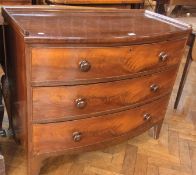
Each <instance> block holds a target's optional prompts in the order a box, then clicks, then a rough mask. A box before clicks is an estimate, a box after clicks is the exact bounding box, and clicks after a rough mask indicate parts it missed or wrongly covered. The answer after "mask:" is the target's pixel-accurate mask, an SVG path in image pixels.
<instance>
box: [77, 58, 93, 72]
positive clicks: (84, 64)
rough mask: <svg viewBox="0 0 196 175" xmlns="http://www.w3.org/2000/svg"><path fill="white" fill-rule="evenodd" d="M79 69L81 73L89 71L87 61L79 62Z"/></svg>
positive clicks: (89, 66)
mask: <svg viewBox="0 0 196 175" xmlns="http://www.w3.org/2000/svg"><path fill="white" fill-rule="evenodd" d="M79 68H80V70H81V71H82V72H88V71H89V70H90V69H91V65H90V63H89V62H88V61H86V60H83V61H80V63H79Z"/></svg>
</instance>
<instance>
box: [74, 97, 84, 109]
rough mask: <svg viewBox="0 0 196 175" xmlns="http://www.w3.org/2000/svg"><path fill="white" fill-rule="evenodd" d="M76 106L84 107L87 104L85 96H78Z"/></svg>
mask: <svg viewBox="0 0 196 175" xmlns="http://www.w3.org/2000/svg"><path fill="white" fill-rule="evenodd" d="M75 104H76V107H77V108H79V109H83V108H84V107H85V106H86V104H87V103H86V100H85V99H84V98H78V99H76V100H75Z"/></svg>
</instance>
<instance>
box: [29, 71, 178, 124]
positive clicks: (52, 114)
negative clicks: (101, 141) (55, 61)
mask: <svg viewBox="0 0 196 175" xmlns="http://www.w3.org/2000/svg"><path fill="white" fill-rule="evenodd" d="M175 78H176V68H175V69H170V70H168V71H163V72H161V73H155V74H152V75H148V76H143V77H139V78H134V79H126V80H123V81H115V82H107V83H99V84H91V85H80V86H68V87H67V86H57V87H37V88H33V92H32V93H33V95H32V98H33V120H34V121H35V122H46V121H59V120H60V121H61V120H71V119H72V120H73V119H79V118H84V117H87V116H88V115H89V114H90V115H98V113H100V114H101V113H108V112H111V110H114V111H115V110H116V111H118V110H123V109H126V108H129V107H130V106H131V105H133V104H135V103H141V102H142V101H149V100H152V99H155V98H157V97H159V96H162V95H165V94H168V93H170V92H171V89H172V87H173V84H174V80H175ZM153 85H156V86H158V89H157V90H156V91H153V90H152V89H151V88H152V87H151V86H153ZM111 89H114V90H113V91H111ZM79 98H82V99H83V100H84V101H85V103H86V105H85V107H84V108H82V109H81V108H78V107H77V106H76V100H77V99H79Z"/></svg>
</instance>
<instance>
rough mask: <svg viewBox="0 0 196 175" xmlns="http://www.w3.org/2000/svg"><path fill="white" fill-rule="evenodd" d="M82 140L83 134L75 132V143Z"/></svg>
mask: <svg viewBox="0 0 196 175" xmlns="http://www.w3.org/2000/svg"><path fill="white" fill-rule="evenodd" d="M81 138H82V134H81V133H80V132H78V131H77V132H74V133H73V140H74V142H79V141H80V140H81Z"/></svg>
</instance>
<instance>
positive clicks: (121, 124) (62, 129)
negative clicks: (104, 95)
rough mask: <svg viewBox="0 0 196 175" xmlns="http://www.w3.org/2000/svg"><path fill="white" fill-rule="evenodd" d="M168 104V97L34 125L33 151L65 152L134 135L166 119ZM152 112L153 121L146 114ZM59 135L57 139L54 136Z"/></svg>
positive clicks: (38, 152)
mask: <svg viewBox="0 0 196 175" xmlns="http://www.w3.org/2000/svg"><path fill="white" fill-rule="evenodd" d="M167 104H168V96H166V97H165V98H163V99H159V100H157V101H154V102H152V103H149V104H148V105H144V106H140V107H137V108H133V109H130V110H126V111H123V112H119V113H115V114H109V115H104V116H101V117H92V118H88V119H81V120H74V121H69V122H59V123H50V124H35V125H33V143H34V144H33V150H34V153H35V154H43V153H45V152H55V151H58V150H62V149H74V148H77V147H78V148H79V147H82V146H87V145H93V144H97V143H100V142H103V141H106V140H113V139H114V138H116V139H117V137H119V136H121V135H124V134H126V133H128V132H132V129H134V128H137V127H139V126H141V125H143V124H148V122H150V123H156V122H157V121H159V120H160V119H162V117H163V115H164V114H165V110H166V107H167ZM154 106H156V108H155V107H154ZM146 113H149V114H150V115H151V118H150V120H146V119H145V118H144V115H145V114H146ZM74 132H79V133H81V140H80V141H78V142H75V141H74V140H73V133H74ZM54 136H55V137H54Z"/></svg>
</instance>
